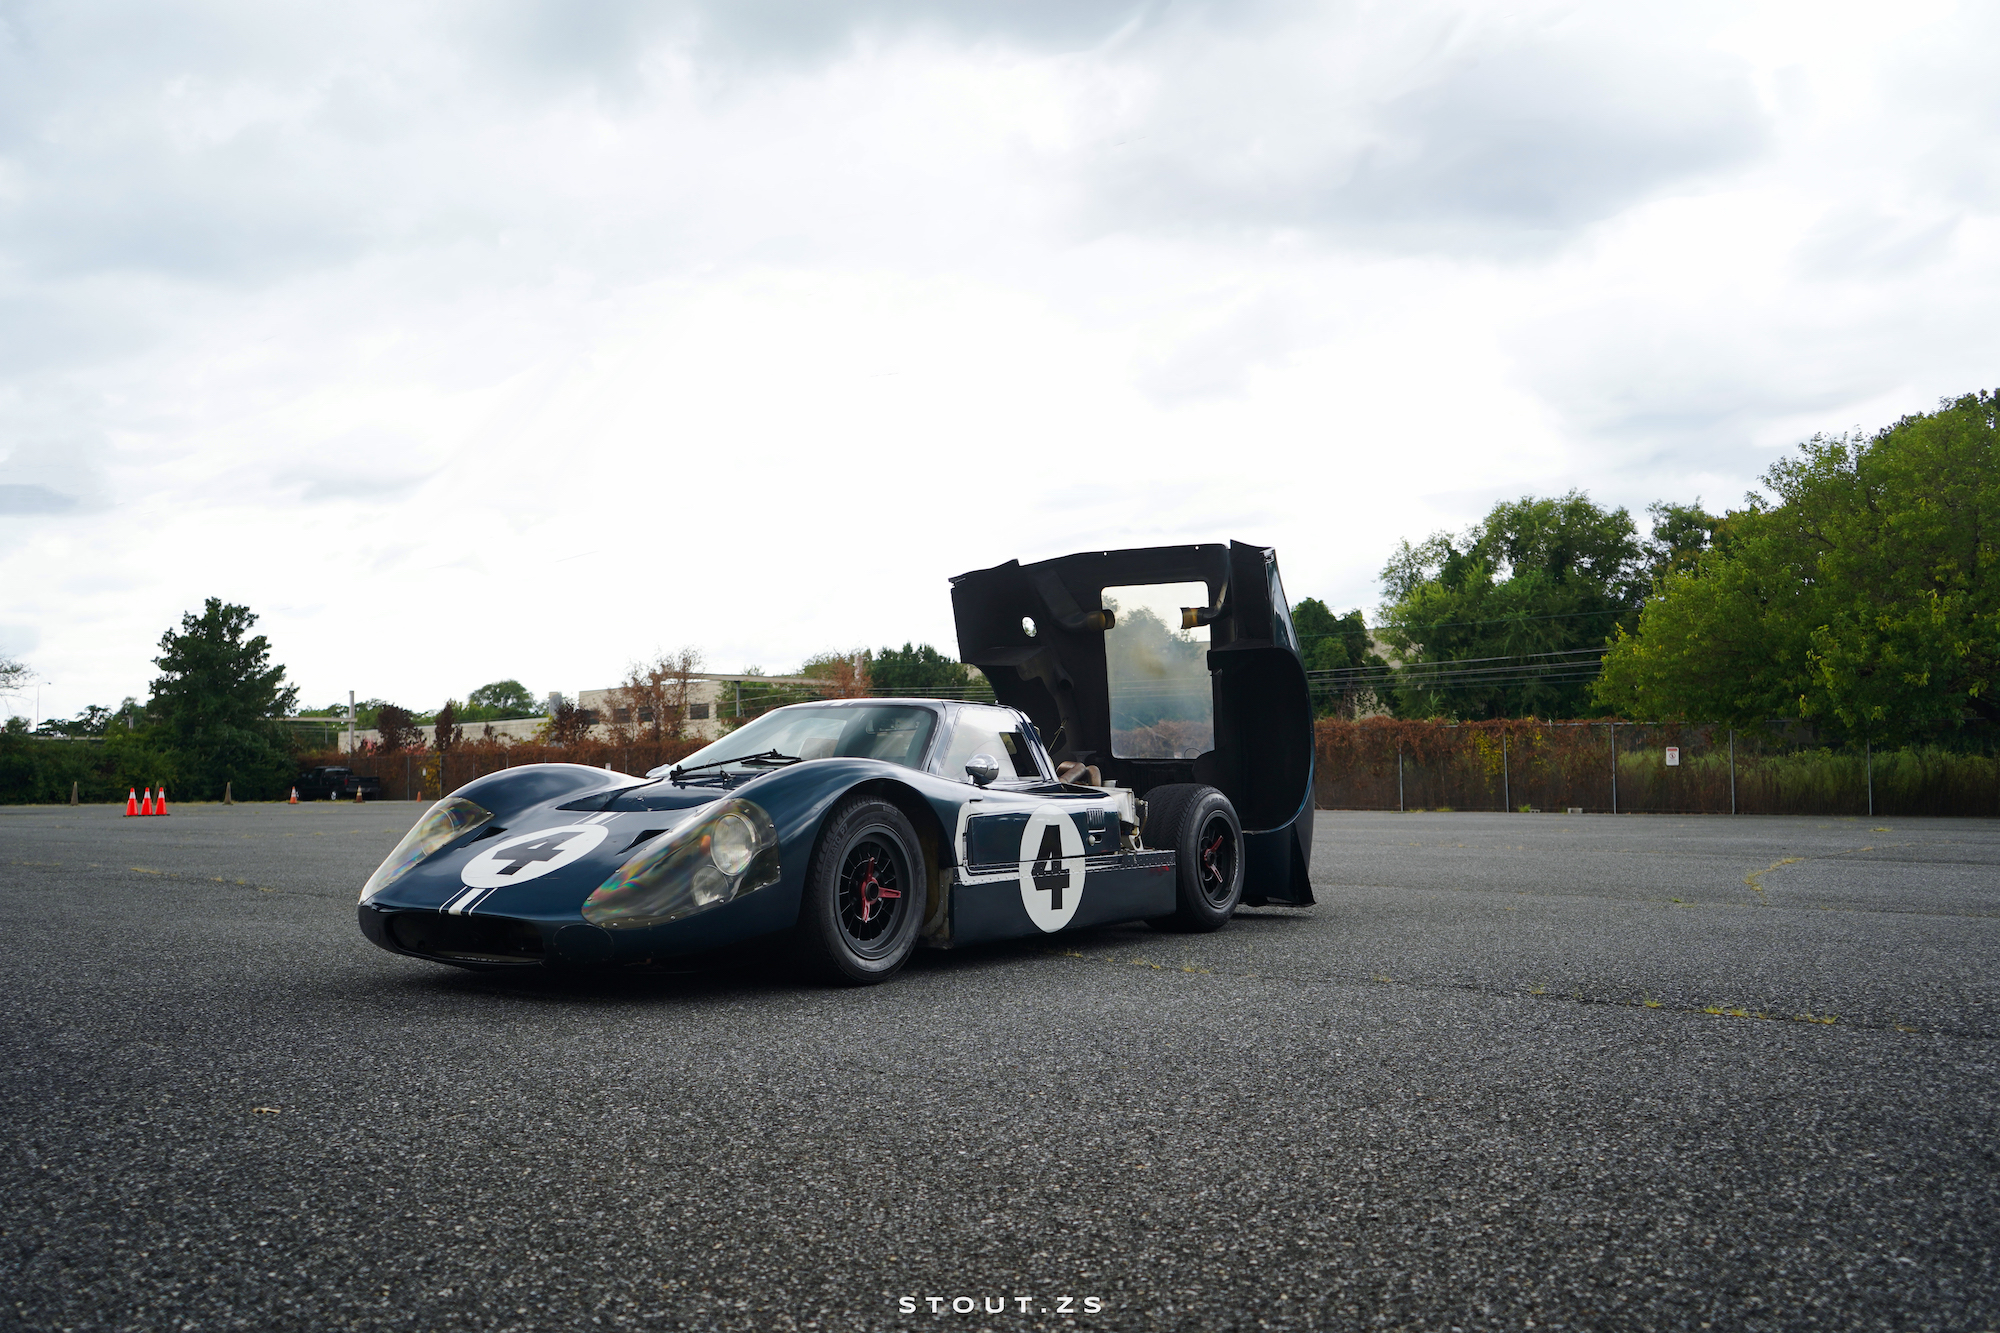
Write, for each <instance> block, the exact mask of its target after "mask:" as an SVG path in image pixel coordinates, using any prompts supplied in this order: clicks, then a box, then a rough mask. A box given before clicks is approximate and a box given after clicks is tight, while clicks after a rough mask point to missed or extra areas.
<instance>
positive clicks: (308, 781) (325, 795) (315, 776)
mask: <svg viewBox="0 0 2000 1333" xmlns="http://www.w3.org/2000/svg"><path fill="white" fill-rule="evenodd" d="M293 785H294V786H295V787H297V788H298V792H299V799H300V800H301V801H326V800H334V801H351V800H353V799H354V797H355V794H356V793H357V792H358V793H360V795H361V798H362V799H363V800H365V801H372V800H376V799H378V798H379V797H380V796H381V795H382V779H380V778H376V777H369V776H367V775H365V774H361V773H356V772H355V771H354V770H353V769H351V768H329V767H325V766H321V767H319V768H314V769H309V770H307V771H306V772H304V773H301V774H299V776H298V778H297V779H296V780H295V781H294V782H293Z"/></svg>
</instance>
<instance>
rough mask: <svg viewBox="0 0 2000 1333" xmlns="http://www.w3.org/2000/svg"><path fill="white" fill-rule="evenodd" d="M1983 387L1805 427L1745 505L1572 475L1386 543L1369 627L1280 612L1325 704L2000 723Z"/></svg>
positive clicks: (1996, 480)
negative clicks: (1627, 488) (1844, 429)
mask: <svg viewBox="0 0 2000 1333" xmlns="http://www.w3.org/2000/svg"><path fill="white" fill-rule="evenodd" d="M1996 421H2000V396H1997V395H1996V394H1994V393H1989V392H1977V393H1971V394H1966V395H1963V396H1961V397H1958V398H1954V399H1947V400H1944V401H1943V402H1941V403H1940V405H1939V406H1938V408H1937V410H1936V411H1933V412H1923V413H1915V414H1912V415H1909V416H1905V417H1903V418H1902V419H1900V420H1899V421H1897V422H1895V423H1893V424H1891V425H1889V426H1885V427H1883V428H1881V429H1879V430H1877V431H1875V432H1873V433H1870V434H1863V433H1861V432H1858V431H1857V432H1853V433H1849V434H1843V435H1826V434H1820V435H1815V436H1813V437H1812V438H1811V439H1810V440H1807V441H1805V442H1804V443H1803V444H1801V445H1800V446H1799V447H1798V449H1797V452H1796V453H1795V454H1794V455H1793V456H1791V457H1788V458H1785V459H1783V460H1781V461H1779V462H1778V463H1776V464H1774V465H1773V466H1772V467H1771V468H1769V469H1768V470H1767V471H1766V472H1765V473H1764V474H1763V476H1762V478H1761V482H1762V487H1761V489H1760V490H1759V491H1754V492H1752V493H1751V494H1749V495H1747V496H1746V497H1745V498H1744V502H1743V504H1742V506H1741V507H1740V508H1735V509H1728V510H1725V511H1723V512H1721V513H1711V512H1709V511H1708V510H1706V509H1704V508H1703V507H1702V505H1701V502H1700V501H1699V499H1696V500H1695V501H1693V502H1692V503H1685V504H1684V503H1677V502H1672V501H1661V502H1658V503H1655V504H1653V505H1652V506H1650V507H1649V509H1648V515H1649V517H1650V518H1651V523H1650V525H1649V526H1650V531H1649V533H1648V534H1647V535H1645V536H1643V537H1642V536H1641V535H1640V533H1639V531H1638V528H1637V525H1636V524H1635V523H1634V522H1633V520H1632V517H1631V515H1630V513H1629V512H1628V511H1627V510H1625V509H1623V508H1605V507H1603V506H1600V505H1597V504H1595V503H1594V502H1592V501H1591V500H1590V498H1589V497H1588V496H1587V495H1585V494H1584V493H1582V492H1579V491H1572V492H1570V493H1568V494H1567V495H1563V496H1560V497H1554V498H1536V497H1532V496H1531V497H1524V498H1522V499H1520V500H1514V501H1507V502H1503V503H1501V504H1498V505H1495V506H1494V507H1493V509H1492V510H1491V512H1489V513H1488V514H1487V515H1486V517H1485V518H1484V519H1483V520H1481V521H1480V522H1479V523H1477V524H1475V525H1473V526H1472V527H1471V528H1469V529H1468V530H1466V531H1465V532H1463V533H1450V532H1439V533H1434V534H1433V535H1431V536H1430V537H1428V538H1426V539H1424V540H1423V541H1421V542H1417V543H1414V544H1413V543H1410V542H1407V541H1405V542H1403V543H1401V544H1399V546H1398V547H1397V549H1396V550H1395V551H1394V552H1393V553H1392V554H1391V556H1390V558H1389V560H1388V561H1387V563H1386V564H1385V565H1384V567H1383V570H1382V574H1381V582H1382V589H1383V592H1384V594H1385V601H1384V604H1383V605H1382V607H1381V608H1380V611H1379V613H1378V614H1379V621H1378V623H1377V625H1375V626H1374V627H1373V628H1372V629H1371V628H1370V627H1368V626H1367V625H1366V624H1365V622H1364V621H1363V618H1362V616H1361V613H1360V612H1358V611H1356V612H1351V613H1349V615H1348V616H1345V617H1339V618H1336V617H1334V616H1333V615H1332V613H1331V612H1330V611H1328V609H1327V608H1326V607H1325V606H1324V605H1323V604H1321V603H1319V602H1317V601H1314V600H1311V599H1308V600H1306V601H1304V602H1302V603H1300V604H1299V605H1298V606H1297V607H1296V608H1294V620H1295V623H1296V625H1297V628H1298V632H1299V635H1300V639H1301V647H1302V651H1303V652H1304V654H1305V656H1306V659H1307V667H1308V669H1309V670H1311V671H1313V672H1314V673H1315V675H1314V679H1315V685H1316V687H1318V694H1319V697H1320V699H1321V712H1322V713H1323V714H1325V713H1341V712H1344V713H1346V714H1347V715H1349V716H1354V715H1357V714H1366V713H1370V712H1386V713H1389V714H1391V715H1393V716H1396V717H1401V718H1438V719H1445V720H1454V721H1471V720H1478V719H1497V718H1522V717H1543V718H1550V717H1555V718H1563V717H1568V718H1583V717H1593V716H1611V715H1617V716H1623V717H1629V718H1638V719H1644V720H1648V721H1670V720H1688V721H1700V722H1713V723H1720V724H1727V725H1731V726H1738V727H1746V728H1749V727H1764V726H1768V725H1770V724H1772V723H1775V722H1786V721H1792V722H1806V723H1812V724H1815V725H1817V726H1820V727H1822V728H1829V729H1831V730H1833V731H1835V732H1837V733H1839V734H1841V735H1844V736H1847V737H1849V738H1851V739H1864V740H1869V741H1871V742H1891V743H1894V742H1908V741H1912V740H1917V739H1938V738H1941V737H1943V736H1946V735H1959V734H1963V733H1964V731H1965V728H1966V727H1967V726H1968V725H1971V726H1975V727H1990V726H1991V725H1992V724H1993V723H1995V722H2000V700H1996V698H1995V693H1994V689H1995V669H1996V658H2000V574H1996V569H2000V552H1996V540H2000V429H1996Z"/></svg>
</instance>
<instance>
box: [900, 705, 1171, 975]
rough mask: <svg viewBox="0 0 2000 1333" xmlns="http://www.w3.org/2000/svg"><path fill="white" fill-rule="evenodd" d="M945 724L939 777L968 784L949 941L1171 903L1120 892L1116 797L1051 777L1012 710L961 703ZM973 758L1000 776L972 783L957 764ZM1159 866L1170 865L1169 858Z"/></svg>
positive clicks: (1125, 915) (1048, 929) (1122, 916)
mask: <svg viewBox="0 0 2000 1333" xmlns="http://www.w3.org/2000/svg"><path fill="white" fill-rule="evenodd" d="M951 723H952V731H951V734H950V735H949V736H948V737H947V738H946V739H945V742H944V744H943V746H942V747H940V752H939V753H940V755H941V758H940V761H939V765H938V768H939V770H940V772H939V776H942V777H946V778H950V779H952V780H954V781H960V782H965V783H967V784H968V785H971V786H974V787H975V792H973V793H968V794H967V795H966V797H965V799H964V801H963V802H962V803H961V805H960V813H959V820H958V824H959V827H958V830H957V837H956V851H957V854H958V861H959V865H958V872H957V874H956V875H955V876H954V882H953V889H952V921H951V932H950V942H951V943H953V944H966V943H973V942H976V941H978V940H986V939H1006V938H1011V937H1015V936H1022V935H1033V934H1037V933H1053V932H1055V931H1059V930H1065V929H1069V928H1071V927H1073V926H1078V925H1089V924H1094V923H1097V922H1101V921H1104V920H1126V919H1129V918H1131V917H1132V916H1134V915H1136V914H1137V913H1136V912H1135V911H1134V910H1132V909H1133V908H1134V907H1153V908H1155V909H1157V910H1161V911H1165V910H1171V907H1172V904H1171V901H1170V900H1169V901H1167V903H1166V906H1165V907H1164V908H1161V907H1159V905H1158V904H1157V903H1154V902H1153V899H1154V898H1156V897H1158V896H1159V895H1158V894H1157V893H1154V894H1147V895H1141V897H1140V898H1133V897H1132V895H1130V894H1129V893H1126V892H1123V890H1124V889H1125V888H1126V885H1125V884H1124V883H1123V881H1122V880H1121V879H1120V878H1119V876H1117V875H1116V874H1115V873H1114V872H1117V871H1119V870H1121V869H1125V868H1127V867H1125V866H1124V865H1123V862H1124V861H1125V860H1126V859H1129V858H1127V857H1126V856H1124V854H1123V852H1122V849H1121V847H1120V834H1119V825H1118V807H1117V802H1116V800H1115V799H1114V798H1112V797H1109V796H1106V795H1103V794H1102V793H1099V792H1096V791H1093V790H1089V789H1083V788H1077V787H1072V786H1068V785H1066V784H1064V783H1061V782H1057V781H1056V780H1055V777H1054V775H1053V774H1052V773H1051V772H1049V770H1048V766H1047V762H1048V761H1047V758H1046V756H1045V755H1044V754H1043V753H1042V748H1041V746H1040V745H1039V744H1037V743H1036V741H1035V737H1034V733H1033V731H1032V728H1031V726H1030V724H1029V723H1028V722H1027V721H1026V719H1024V718H1022V717H1021V716H1020V715H1019V714H1018V713H1016V712H1014V711H1013V710H1012V709H1007V708H992V707H984V706H977V705H967V706H962V707H960V708H957V709H955V710H954V716H953V718H952V720H951ZM982 755H984V756H987V757H990V758H992V759H993V760H995V761H996V762H997V763H998V764H999V767H1000V776H999V777H997V778H996V779H994V781H992V782H991V783H989V784H987V785H985V786H984V787H978V786H977V785H976V784H974V783H973V781H972V778H971V777H970V775H969V774H967V773H966V771H965V770H966V765H967V764H968V763H970V762H971V761H972V760H973V759H974V758H975V757H978V756H982ZM1167 865H1168V867H1169V870H1171V866H1172V860H1171V857H1169V858H1168V860H1167ZM1107 876H1108V877H1107ZM1148 887H1151V886H1150V885H1149V886H1148ZM1101 890H1111V891H1112V893H1111V896H1110V897H1107V896H1106V894H1105V892H1102V891H1101ZM1169 892H1170V889H1169ZM1107 913H1109V914H1110V915H1106V914H1107Z"/></svg>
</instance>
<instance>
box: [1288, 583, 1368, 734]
mask: <svg viewBox="0 0 2000 1333" xmlns="http://www.w3.org/2000/svg"><path fill="white" fill-rule="evenodd" d="M1292 626H1293V628H1294V629H1296V630H1297V631H1298V634H1299V656H1300V657H1302V658H1304V659H1305V664H1306V670H1307V671H1310V672H1333V673H1336V674H1334V675H1331V676H1318V677H1316V678H1315V679H1314V680H1313V682H1312V683H1313V701H1314V703H1315V705H1316V707H1317V710H1318V712H1319V713H1320V715H1321V716H1329V715H1334V714H1338V715H1341V716H1346V717H1352V716H1354V714H1355V713H1356V711H1357V710H1358V709H1359V708H1360V707H1361V706H1362V705H1364V704H1365V703H1367V702H1368V701H1369V700H1370V699H1371V698H1372V697H1373V696H1375V694H1376V692H1377V691H1378V690H1380V689H1381V688H1382V687H1383V686H1384V685H1385V684H1386V680H1385V678H1386V676H1387V675H1388V669H1387V664H1386V663H1384V662H1383V661H1382V658H1381V655H1380V654H1378V653H1376V652H1374V651H1373V649H1372V641H1371V640H1370V638H1369V635H1368V622H1367V621H1366V620H1365V619H1364V618H1363V617H1362V614H1361V612H1359V611H1349V612H1348V613H1347V614H1346V615H1344V616H1336V615H1334V614H1333V612H1332V610H1331V609H1329V608H1328V606H1327V604H1326V603H1325V602H1322V601H1321V600H1319V598H1317V597H1308V598H1306V599H1305V600H1303V601H1301V602H1300V603H1299V604H1298V605H1296V606H1294V607H1293V608H1292Z"/></svg>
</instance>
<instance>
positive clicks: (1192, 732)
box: [1104, 583, 1215, 759]
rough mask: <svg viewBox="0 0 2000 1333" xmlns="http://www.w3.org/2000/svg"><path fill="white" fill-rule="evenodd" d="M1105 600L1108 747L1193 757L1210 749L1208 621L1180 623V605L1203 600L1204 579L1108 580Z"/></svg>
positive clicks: (1136, 755)
mask: <svg viewBox="0 0 2000 1333" xmlns="http://www.w3.org/2000/svg"><path fill="white" fill-rule="evenodd" d="M1104 605H1105V606H1106V607H1108V608H1110V609H1111V610H1113V611H1114V612H1116V623H1114V624H1113V625H1112V627H1111V628H1110V629H1108V630H1106V631H1105V634H1104V668H1105V675H1106V677H1107V680H1108V683H1109V685H1110V688H1111V753H1112V754H1113V755H1114V756H1116V757H1117V758H1119V759H1194V758H1197V757H1198V756H1200V755H1204V754H1207V753H1208V752H1209V751H1210V750H1213V749H1214V748H1215V691H1214V689H1213V688H1212V687H1211V686H1210V684H1209V679H1208V640H1209V635H1208V626H1206V625H1199V626H1196V627H1195V628H1193V629H1185V630H1184V629H1182V628H1181V618H1182V617H1181V610H1182V608H1183V607H1192V606H1206V605H1208V586H1207V585H1206V584H1202V583H1151V584H1140V585H1130V586H1126V587H1117V588H1106V589H1105V590H1104Z"/></svg>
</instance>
